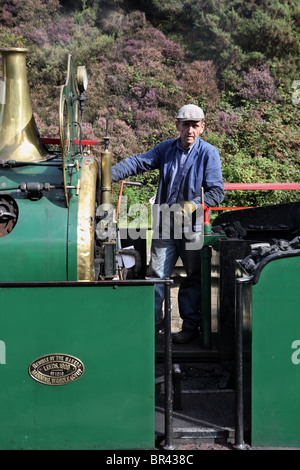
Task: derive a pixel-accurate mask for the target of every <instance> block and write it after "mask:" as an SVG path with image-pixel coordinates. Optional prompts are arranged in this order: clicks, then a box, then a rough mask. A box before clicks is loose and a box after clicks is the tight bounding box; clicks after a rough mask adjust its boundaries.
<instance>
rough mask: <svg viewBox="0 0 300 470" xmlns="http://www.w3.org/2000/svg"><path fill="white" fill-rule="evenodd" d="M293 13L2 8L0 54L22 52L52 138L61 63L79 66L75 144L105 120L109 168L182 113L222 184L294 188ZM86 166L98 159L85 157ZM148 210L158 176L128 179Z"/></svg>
mask: <svg viewBox="0 0 300 470" xmlns="http://www.w3.org/2000/svg"><path fill="white" fill-rule="evenodd" d="M299 19H300V6H299V2H297V1H295V0H281V1H280V0H272V1H271V0H266V1H263V2H262V1H259V0H252V1H246V2H240V1H233V0H229V1H225V0H210V1H208V0H187V1H183V2H180V1H177V0H162V1H158V0H142V1H130V0H123V1H114V0H110V1H109V0H108V1H101V0H94V1H88V0H83V1H79V0H77V1H72V2H71V1H63V0H61V1H59V0H48V1H47V2H46V1H43V0H35V1H33V0H23V1H21V0H6V1H3V0H1V2H0V44H1V47H10V46H25V47H28V48H29V53H28V57H27V64H28V79H29V84H30V89H31V96H32V101H33V109H34V113H35V118H36V123H37V126H38V128H39V131H40V133H41V135H42V136H44V137H53V136H55V137H56V136H57V135H58V100H59V87H60V86H61V85H62V84H63V83H64V81H65V73H66V64H67V54H68V53H71V54H72V57H73V61H74V63H75V64H76V66H77V65H86V67H87V70H88V78H89V85H88V90H87V97H88V101H87V105H86V110H85V114H84V120H85V123H86V124H85V125H84V129H83V131H84V136H85V137H87V138H97V139H99V138H101V137H103V135H104V132H105V119H106V118H107V117H109V119H110V134H111V136H112V138H111V148H110V149H111V151H112V152H113V154H114V160H115V161H118V160H120V159H122V158H124V157H126V156H128V155H131V154H133V153H142V152H145V151H146V150H148V149H149V148H151V147H152V146H154V145H155V144H156V143H158V142H159V141H161V140H162V139H166V138H172V137H174V136H176V129H175V124H174V116H175V114H176V111H177V109H178V108H179V107H180V106H182V105H183V104H185V103H194V104H198V105H200V106H201V107H203V108H204V110H205V114H206V131H205V134H204V135H203V138H204V139H205V140H207V141H209V142H210V143H212V144H213V145H215V146H216V147H217V148H218V149H219V151H220V155H221V159H222V164H223V175H224V181H226V182H300V156H299V143H300V132H299V107H300V66H299V65H300V64H299V58H300V40H299V38H300V33H299ZM96 155H97V151H96ZM137 179H138V180H139V181H142V182H143V187H142V190H140V191H139V192H138V193H137V191H135V192H133V191H130V189H128V195H129V196H130V197H131V198H132V200H133V201H136V202H137V200H139V202H141V201H143V202H144V201H148V199H149V197H151V196H152V195H153V194H154V192H155V186H156V181H157V175H156V174H155V173H154V174H153V173H152V174H147V175H144V176H139V177H137ZM293 199H298V196H297V194H294V193H292V194H291V193H289V192H282V191H277V192H268V193H266V192H242V191H241V192H235V193H234V194H231V193H230V192H228V193H227V197H226V200H225V201H224V203H225V204H226V205H243V206H244V205H250V204H251V205H260V204H264V203H273V202H283V201H289V200H293Z"/></svg>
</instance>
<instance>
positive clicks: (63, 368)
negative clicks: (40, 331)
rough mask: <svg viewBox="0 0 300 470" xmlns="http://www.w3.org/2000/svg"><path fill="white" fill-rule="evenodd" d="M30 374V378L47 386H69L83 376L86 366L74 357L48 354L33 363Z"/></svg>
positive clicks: (29, 370)
mask: <svg viewBox="0 0 300 470" xmlns="http://www.w3.org/2000/svg"><path fill="white" fill-rule="evenodd" d="M28 372H29V375H30V377H32V378H33V379H34V380H36V381H37V382H40V383H43V384H45V385H67V384H69V383H71V382H74V381H75V380H77V379H79V378H80V377H81V376H82V374H83V372H84V365H83V363H82V362H81V361H80V359H78V358H77V357H74V356H69V355H66V354H46V355H45V356H42V357H39V358H38V359H36V360H35V361H33V362H32V363H31V364H30V366H29V369H28Z"/></svg>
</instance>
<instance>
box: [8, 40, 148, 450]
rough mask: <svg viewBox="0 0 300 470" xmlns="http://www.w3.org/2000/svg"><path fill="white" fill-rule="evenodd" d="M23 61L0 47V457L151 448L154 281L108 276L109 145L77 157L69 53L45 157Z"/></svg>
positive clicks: (81, 74) (111, 236)
mask: <svg viewBox="0 0 300 470" xmlns="http://www.w3.org/2000/svg"><path fill="white" fill-rule="evenodd" d="M27 53H28V51H27V50H26V49H24V48H7V49H1V54H2V68H3V74H2V81H1V83H0V84H1V89H0V91H1V95H0V254H1V263H0V305H1V313H0V377H1V378H0V382H1V391H0V448H1V449H35V450H38V449H110V448H113V449H114V448H125V449H126V448H153V447H154V376H153V369H154V351H153V348H154V345H153V337H154V313H153V311H154V284H153V282H150V281H145V280H140V281H139V282H134V281H132V282H129V281H128V282H127V281H126V280H125V281H122V282H119V278H118V277H117V276H116V261H115V260H116V251H117V240H116V224H115V220H114V215H113V213H112V210H111V206H110V191H111V174H110V165H111V153H110V151H109V150H108V142H109V137H108V134H107V133H106V135H105V137H104V140H103V142H102V145H103V151H102V154H101V161H100V162H99V163H98V162H97V160H96V158H94V157H93V156H91V155H90V154H89V152H87V151H83V148H85V149H86V147H84V141H83V139H82V112H83V108H84V104H85V91H86V87H87V75H86V70H85V67H84V66H79V67H78V68H77V74H76V76H75V72H74V69H73V63H72V57H71V56H70V55H69V56H68V61H67V74H66V75H67V76H66V82H65V84H64V85H63V86H62V87H61V91H60V97H59V140H58V143H59V148H58V150H54V151H50V150H49V147H48V146H47V144H45V143H44V142H43V140H42V138H41V137H40V136H39V132H38V130H37V126H36V124H35V120H34V117H33V112H32V106H31V101H30V96H29V88H28V84H27V76H26V54H27ZM141 312H142V313H143V315H141ZM136 331H138V335H137V334H136ZM135 351H139V354H138V355H136V354H135Z"/></svg>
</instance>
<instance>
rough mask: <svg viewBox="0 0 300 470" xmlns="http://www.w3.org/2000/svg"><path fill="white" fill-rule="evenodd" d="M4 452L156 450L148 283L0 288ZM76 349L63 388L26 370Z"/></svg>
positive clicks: (151, 308)
mask: <svg viewBox="0 0 300 470" xmlns="http://www.w3.org/2000/svg"><path fill="white" fill-rule="evenodd" d="M0 303H1V305H6V306H7V307H6V308H2V309H1V313H0V383H1V387H0V449H5V450H11V449H34V450H40V449H50V450H59V449H62V450H76V449H141V448H143V449H150V448H154V434H155V433H154V331H153V330H154V318H153V317H154V313H153V312H154V286H153V285H135V286H132V285H130V286H128V285H125V286H120V285H119V286H113V285H103V283H101V282H99V283H59V285H58V286H54V285H51V284H50V285H49V286H34V285H33V284H32V285H31V286H30V287H17V286H13V285H12V286H11V287H7V286H5V287H4V286H3V284H2V285H0ZM46 354H53V355H55V354H65V355H71V356H75V357H76V358H78V359H80V360H81V361H82V363H83V364H84V368H85V369H84V373H83V375H82V376H81V377H80V378H79V379H78V380H76V381H74V382H72V383H68V384H66V385H59V386H53V385H52V386H51V385H45V384H43V383H39V382H37V381H35V380H34V379H33V378H31V377H30V375H29V373H28V368H29V365H30V364H31V363H32V361H35V360H36V359H38V358H39V357H41V356H44V355H46Z"/></svg>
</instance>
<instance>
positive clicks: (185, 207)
mask: <svg viewBox="0 0 300 470" xmlns="http://www.w3.org/2000/svg"><path fill="white" fill-rule="evenodd" d="M195 210H196V205H195V204H194V203H193V202H189V201H185V202H183V203H182V204H181V215H182V217H189V216H190V215H191V214H192V213H193V212H194V211H195Z"/></svg>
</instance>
